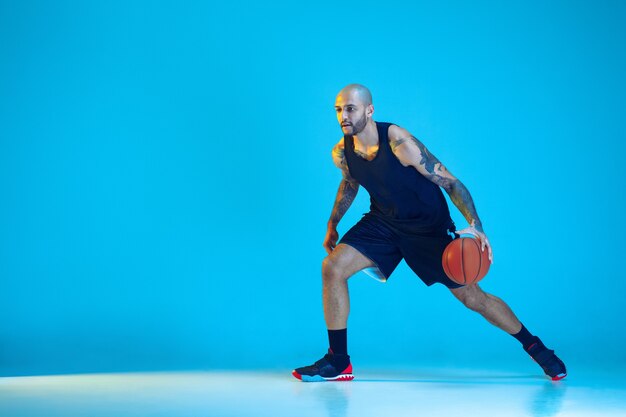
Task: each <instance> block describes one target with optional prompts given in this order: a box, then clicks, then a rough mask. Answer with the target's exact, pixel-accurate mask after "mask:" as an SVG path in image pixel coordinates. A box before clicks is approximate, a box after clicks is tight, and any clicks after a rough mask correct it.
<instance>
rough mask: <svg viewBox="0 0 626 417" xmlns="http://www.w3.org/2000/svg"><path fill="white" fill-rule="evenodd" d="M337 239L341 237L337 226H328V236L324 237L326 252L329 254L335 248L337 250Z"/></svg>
mask: <svg viewBox="0 0 626 417" xmlns="http://www.w3.org/2000/svg"><path fill="white" fill-rule="evenodd" d="M337 239H339V234H338V233H337V229H336V228H335V227H332V226H328V229H326V237H325V238H324V249H326V253H328V254H329V255H330V253H331V252H332V251H333V250H335V247H336V246H337Z"/></svg>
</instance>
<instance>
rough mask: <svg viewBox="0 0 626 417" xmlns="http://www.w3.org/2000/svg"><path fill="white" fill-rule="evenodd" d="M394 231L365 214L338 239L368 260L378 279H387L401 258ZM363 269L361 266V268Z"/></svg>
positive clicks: (340, 242) (341, 243)
mask: <svg viewBox="0 0 626 417" xmlns="http://www.w3.org/2000/svg"><path fill="white" fill-rule="evenodd" d="M396 240H397V236H396V235H395V234H394V232H393V231H392V230H391V229H390V228H389V227H387V226H386V225H385V224H383V223H382V222H381V221H380V220H378V219H377V218H375V217H374V216H368V215H365V216H364V217H363V218H362V219H361V220H360V221H359V222H358V223H357V224H355V225H354V226H353V227H352V228H351V229H350V230H349V231H348V232H347V233H346V234H345V235H344V236H343V237H342V238H341V240H340V241H339V244H340V245H344V246H350V247H351V248H352V249H353V250H355V251H357V252H358V253H359V254H360V255H361V256H362V257H365V258H366V259H368V261H369V265H368V266H366V267H365V268H367V267H374V270H375V274H376V275H377V278H378V279H381V280H383V281H385V280H387V278H389V276H390V275H391V273H392V272H393V271H394V269H395V268H396V267H397V266H398V264H399V263H400V261H401V260H402V254H401V253H400V248H399V247H398V245H397V243H396ZM361 269H363V268H361Z"/></svg>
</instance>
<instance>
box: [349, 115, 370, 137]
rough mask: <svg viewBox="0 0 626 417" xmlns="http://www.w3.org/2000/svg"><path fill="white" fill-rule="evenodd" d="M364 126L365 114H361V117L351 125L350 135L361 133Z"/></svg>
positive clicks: (365, 121)
mask: <svg viewBox="0 0 626 417" xmlns="http://www.w3.org/2000/svg"><path fill="white" fill-rule="evenodd" d="M366 125H367V117H366V116H365V112H363V116H362V117H361V118H360V119H358V120H357V121H355V122H354V123H352V132H351V133H350V134H351V135H358V134H359V133H361V132H362V131H363V129H365V126H366Z"/></svg>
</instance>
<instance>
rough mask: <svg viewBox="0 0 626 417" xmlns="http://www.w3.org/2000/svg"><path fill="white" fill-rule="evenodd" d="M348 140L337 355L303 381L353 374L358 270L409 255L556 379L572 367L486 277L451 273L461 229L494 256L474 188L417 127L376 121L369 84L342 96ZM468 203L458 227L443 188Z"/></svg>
mask: <svg viewBox="0 0 626 417" xmlns="http://www.w3.org/2000/svg"><path fill="white" fill-rule="evenodd" d="M335 109H336V111H337V120H338V121H339V124H340V125H341V130H342V131H343V135H344V136H343V138H342V139H341V140H340V141H339V143H337V145H335V147H334V148H333V151H332V156H333V161H334V163H335V165H336V166H337V167H338V168H339V169H341V171H342V173H343V179H342V180H341V183H340V185H339V190H338V191H337V198H336V200H335V204H334V207H333V210H332V213H331V216H330V220H329V221H328V229H327V231H326V237H325V239H324V248H325V249H326V251H327V252H328V256H327V257H326V258H325V259H324V261H323V263H322V278H323V289H322V290H323V291H322V292H323V301H324V318H325V320H326V326H327V328H328V339H329V344H330V348H329V349H328V353H327V354H326V355H325V356H324V357H323V358H321V359H320V360H318V361H317V362H315V363H314V364H313V365H310V366H305V367H302V368H297V369H295V370H294V371H293V375H294V376H295V377H296V378H298V379H300V380H302V381H335V380H352V379H353V378H354V376H353V374H352V365H351V363H350V356H349V355H348V349H347V329H346V326H347V320H348V313H349V309H350V300H349V297H348V278H350V277H351V276H352V275H353V274H355V273H356V272H357V271H360V270H363V269H366V268H367V269H368V270H370V271H372V272H373V273H375V274H376V275H377V276H378V278H380V279H381V280H383V281H385V280H387V279H388V278H389V276H390V275H391V273H392V272H393V270H394V269H395V268H396V266H397V265H398V263H399V262H400V261H401V260H402V259H404V260H405V261H406V263H407V264H408V266H409V267H410V268H411V269H412V270H413V271H414V272H415V273H416V274H417V275H418V276H419V278H420V279H421V280H422V281H424V283H425V284H426V285H429V286H430V285H433V284H435V283H439V284H443V285H445V286H446V287H448V289H449V290H450V292H451V293H452V295H454V296H455V297H456V298H457V299H458V300H459V301H461V302H462V303H463V304H464V305H465V306H466V307H467V308H469V309H470V310H473V311H475V312H477V313H479V314H481V315H482V316H483V317H484V318H485V319H486V320H487V321H489V322H490V323H491V324H493V325H494V326H497V327H498V328H500V329H502V330H504V331H505V332H507V333H509V334H511V335H512V336H513V337H515V338H516V339H517V340H519V342H520V343H521V344H522V346H523V348H524V349H525V350H526V352H527V353H528V354H529V355H530V356H531V357H532V358H533V359H534V360H535V361H536V362H537V363H538V364H539V365H540V366H541V367H542V368H543V370H544V372H545V373H546V375H548V376H549V377H550V378H551V379H552V380H555V381H556V380H559V379H562V378H564V377H565V376H566V375H567V372H566V369H565V365H564V364H563V362H562V361H561V360H560V359H559V358H558V357H557V356H556V355H555V354H554V351H553V350H550V349H548V348H546V346H545V345H544V344H543V343H542V341H541V340H540V339H539V338H538V337H537V336H534V335H532V334H531V333H530V332H529V331H528V330H527V329H526V327H524V325H522V323H521V322H520V321H519V320H518V319H517V317H516V316H515V314H514V313H513V311H511V309H510V308H509V306H508V305H506V304H505V303H504V301H502V300H501V299H499V298H498V297H495V296H493V295H491V294H488V293H486V292H484V291H483V290H482V289H481V288H480V287H479V286H478V285H477V284H472V285H465V286H463V285H459V284H457V283H455V282H453V281H452V280H450V279H449V278H448V277H447V276H446V274H445V272H444V270H443V267H442V265H441V257H442V255H443V251H444V249H445V247H446V246H447V244H448V243H449V242H451V241H452V239H454V237H455V234H454V233H456V234H459V235H460V234H463V233H468V234H472V235H474V236H475V237H477V238H478V239H480V242H481V249H482V250H487V251H489V259H490V260H493V254H492V250H491V245H490V244H489V240H488V239H487V236H486V235H485V233H484V231H483V227H482V223H481V221H480V219H479V218H478V214H477V213H476V208H475V207H474V202H473V201H472V197H471V196H470V193H469V191H468V190H467V188H466V187H465V186H464V185H463V183H462V182H461V181H459V180H458V179H457V178H455V177H454V175H452V174H451V173H450V171H448V170H447V169H446V167H445V166H444V165H443V164H442V163H441V162H440V161H439V160H438V159H437V158H436V157H435V156H434V155H433V154H431V153H430V152H429V151H428V149H426V147H425V146H424V144H423V143H422V142H420V141H419V140H418V139H416V138H415V137H414V136H413V135H411V133H409V132H408V131H407V130H405V129H403V128H402V127H400V126H398V125H395V124H391V123H382V122H375V121H374V119H372V115H373V113H374V106H373V105H372V96H371V93H370V91H369V90H368V89H367V88H366V87H365V86H362V85H359V84H351V85H348V86H346V87H345V88H343V89H342V90H341V91H340V92H339V94H338V95H337V98H336V101H335ZM360 185H362V186H363V187H365V189H366V190H367V191H368V193H369V195H370V200H371V206H370V211H369V212H368V213H366V214H365V215H364V216H363V218H362V219H361V220H360V221H359V222H358V223H357V224H356V225H354V226H353V227H352V228H351V229H350V230H349V231H348V232H347V233H346V234H345V235H344V236H343V237H342V239H341V240H340V242H339V244H337V239H338V234H337V224H338V223H339V221H340V220H341V218H342V217H343V215H344V214H345V213H346V211H347V210H348V208H349V207H350V205H351V204H352V201H353V200H354V198H355V196H356V194H357V191H358V189H359V186H360ZM440 187H441V188H443V189H444V190H445V191H446V192H447V193H448V195H449V196H450V199H451V200H452V202H453V203H454V205H455V206H456V207H457V208H458V209H459V210H460V211H461V213H462V214H463V216H464V217H465V219H466V220H467V222H468V224H469V225H470V226H469V227H467V228H465V229H463V230H461V231H456V229H455V225H454V223H453V222H452V219H451V218H450V212H449V210H448V205H447V203H446V200H445V198H444V195H443V193H442V192H441V188H440Z"/></svg>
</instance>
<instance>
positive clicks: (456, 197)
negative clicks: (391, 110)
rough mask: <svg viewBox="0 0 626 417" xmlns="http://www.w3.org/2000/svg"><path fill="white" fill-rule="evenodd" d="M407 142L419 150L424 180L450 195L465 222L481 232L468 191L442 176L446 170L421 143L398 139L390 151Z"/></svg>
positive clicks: (412, 137)
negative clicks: (473, 225)
mask: <svg viewBox="0 0 626 417" xmlns="http://www.w3.org/2000/svg"><path fill="white" fill-rule="evenodd" d="M409 140H410V141H412V142H413V143H415V145H416V146H417V147H418V148H419V150H420V153H421V155H422V158H421V160H420V161H419V164H420V165H421V166H422V167H423V168H424V170H425V171H426V172H427V174H426V178H428V179H429V180H430V181H432V182H434V183H435V184H437V185H438V186H440V187H441V188H443V189H444V190H446V192H447V193H448V194H449V195H450V199H451V200H452V202H453V203H454V205H455V206H457V208H458V209H459V211H460V212H461V213H462V214H463V217H465V219H466V220H467V222H468V223H470V224H471V223H472V221H474V222H475V227H476V228H477V229H478V230H480V231H482V225H481V222H480V219H479V218H478V213H476V207H474V201H473V200H472V196H471V195H470V193H469V191H468V189H467V188H466V187H465V185H463V183H462V182H461V181H459V180H458V179H450V178H448V177H446V176H444V175H442V174H443V173H445V172H446V168H445V167H444V166H443V164H442V163H441V162H440V161H439V159H437V157H436V156H435V155H433V154H432V153H430V151H429V150H428V149H427V148H426V146H424V144H423V143H422V142H420V141H419V140H418V139H417V138H415V137H414V136H411V137H410V138H408V139H407V138H400V139H398V140H396V141H394V142H393V143H392V144H391V149H392V150H395V149H396V148H397V147H398V146H400V145H401V144H403V143H404V142H406V141H409Z"/></svg>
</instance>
